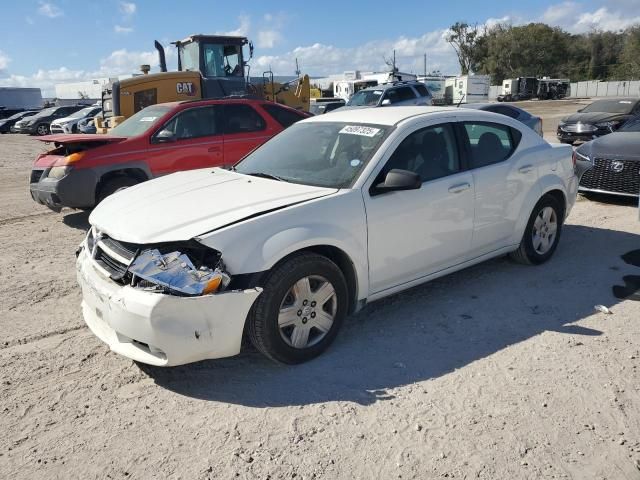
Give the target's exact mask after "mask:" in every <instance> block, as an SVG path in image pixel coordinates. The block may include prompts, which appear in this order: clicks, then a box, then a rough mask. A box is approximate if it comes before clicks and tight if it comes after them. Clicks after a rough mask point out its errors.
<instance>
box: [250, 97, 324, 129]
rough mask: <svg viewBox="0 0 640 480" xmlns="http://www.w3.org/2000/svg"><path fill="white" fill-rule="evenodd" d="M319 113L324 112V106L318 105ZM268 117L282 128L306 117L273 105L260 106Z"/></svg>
mask: <svg viewBox="0 0 640 480" xmlns="http://www.w3.org/2000/svg"><path fill="white" fill-rule="evenodd" d="M320 107H322V108H320V109H319V111H320V113H322V110H324V105H320ZM262 108H264V109H265V110H266V111H267V113H268V114H269V115H271V116H272V117H273V118H274V119H275V121H276V122H278V123H279V124H280V125H282V126H283V127H284V128H287V127H290V126H291V125H293V124H294V123H296V122H299V121H300V120H302V119H303V118H306V115H304V114H303V113H300V112H297V111H295V110H293V111H292V110H289V109H288V108H283V107H280V106H278V105H275V104H269V103H265V104H263V105H262Z"/></svg>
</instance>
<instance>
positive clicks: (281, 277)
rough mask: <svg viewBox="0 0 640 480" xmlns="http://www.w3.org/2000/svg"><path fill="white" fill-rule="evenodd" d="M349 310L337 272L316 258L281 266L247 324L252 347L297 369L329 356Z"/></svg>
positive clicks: (303, 256)
mask: <svg viewBox="0 0 640 480" xmlns="http://www.w3.org/2000/svg"><path fill="white" fill-rule="evenodd" d="M348 306H349V301H348V290H347V283H346V281H345V279H344V275H343V274H342V271H341V270H340V268H338V266H337V265H336V264H335V263H333V262H332V261H331V260H329V259H328V258H326V257H323V256H321V255H317V254H315V253H301V254H299V255H296V256H294V257H292V258H290V259H289V260H287V261H285V262H283V263H281V264H279V265H276V266H275V267H274V268H273V269H272V270H271V272H270V273H269V274H268V277H267V278H266V280H265V282H264V290H263V292H262V295H260V296H259V297H258V299H257V300H256V302H255V303H254V305H253V307H252V308H251V311H250V312H249V316H248V318H247V323H248V325H247V327H248V333H249V338H250V340H251V343H252V344H253V345H254V346H255V348H256V349H258V350H259V351H260V352H261V353H262V354H264V355H265V356H267V357H268V358H270V359H271V360H274V361H276V362H280V363H285V364H297V363H302V362H306V361H307V360H311V359H312V358H314V357H317V356H318V355H320V354H321V353H322V352H324V351H325V350H326V349H327V348H328V347H329V345H331V343H333V340H334V339H335V337H336V335H337V334H338V331H339V330H340V327H341V325H342V322H343V320H344V317H345V316H346V314H347V310H348Z"/></svg>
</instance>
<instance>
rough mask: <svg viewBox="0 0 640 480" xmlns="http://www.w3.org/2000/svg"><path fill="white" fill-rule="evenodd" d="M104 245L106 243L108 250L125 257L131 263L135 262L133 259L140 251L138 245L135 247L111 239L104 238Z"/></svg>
mask: <svg viewBox="0 0 640 480" xmlns="http://www.w3.org/2000/svg"><path fill="white" fill-rule="evenodd" d="M102 243H104V244H105V245H106V246H107V248H110V249H111V250H113V251H114V252H116V253H117V254H118V255H121V256H123V257H124V258H126V259H127V260H129V261H131V260H133V257H134V256H135V254H136V251H137V250H138V249H137V247H136V245H133V244H131V243H125V242H119V241H117V240H114V239H113V238H109V237H103V238H102Z"/></svg>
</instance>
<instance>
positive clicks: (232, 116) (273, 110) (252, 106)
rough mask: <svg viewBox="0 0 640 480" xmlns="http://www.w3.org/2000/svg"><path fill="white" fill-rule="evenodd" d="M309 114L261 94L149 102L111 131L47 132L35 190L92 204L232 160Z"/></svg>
mask: <svg viewBox="0 0 640 480" xmlns="http://www.w3.org/2000/svg"><path fill="white" fill-rule="evenodd" d="M307 116H309V114H307V113H305V112H300V111H298V110H294V109H292V108H289V107H285V106H283V105H278V104H276V103H272V102H266V101H264V100H250V99H224V100H197V101H187V102H174V103H163V104H159V105H152V106H149V107H147V108H145V109H143V110H140V111H139V112H138V113H136V114H135V115H133V116H132V117H131V118H128V119H127V120H126V121H124V122H123V123H121V124H120V125H118V126H117V127H115V128H114V129H113V130H111V132H110V134H109V135H48V136H46V137H43V138H39V139H38V140H41V141H43V142H53V143H54V145H55V148H54V149H53V150H51V151H48V152H46V153H43V154H41V155H40V156H38V158H37V159H36V161H35V163H34V165H33V168H32V170H31V179H30V188H31V197H32V198H33V199H34V200H35V201H36V202H38V203H41V204H43V205H46V206H47V207H49V208H50V209H52V210H55V211H60V209H61V208H62V207H73V208H91V207H93V206H95V205H97V204H98V203H99V202H100V201H101V200H102V199H103V198H105V197H107V196H108V195H111V194H112V193H114V192H115V191H116V190H118V189H120V188H123V187H128V186H131V185H135V184H136V183H140V182H144V181H145V180H149V179H152V178H155V177H158V176H160V175H166V174H168V173H173V172H177V171H181V170H191V169H195V168H206V167H214V166H220V167H225V166H231V165H234V164H235V163H236V162H238V160H240V159H241V158H242V157H244V156H245V155H246V154H247V153H249V152H250V151H251V150H253V149H254V148H256V147H257V146H259V145H261V144H262V143H264V142H266V141H267V140H269V139H270V138H271V137H273V136H274V135H276V134H277V133H279V132H281V131H282V130H283V129H285V128H287V127H288V126H289V125H292V124H293V123H295V122H297V121H298V120H302V119H303V118H306V117H307Z"/></svg>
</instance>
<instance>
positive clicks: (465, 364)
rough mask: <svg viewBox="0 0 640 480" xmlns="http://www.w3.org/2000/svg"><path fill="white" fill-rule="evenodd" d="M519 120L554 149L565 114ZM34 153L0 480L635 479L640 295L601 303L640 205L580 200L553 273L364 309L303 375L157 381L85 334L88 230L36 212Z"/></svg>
mask: <svg viewBox="0 0 640 480" xmlns="http://www.w3.org/2000/svg"><path fill="white" fill-rule="evenodd" d="M521 105H522V106H525V108H529V109H530V110H531V111H534V112H537V111H541V112H543V113H546V114H547V116H546V117H545V124H544V125H545V131H546V133H547V135H549V134H551V135H550V138H551V137H552V134H553V131H554V129H555V123H554V122H557V119H559V117H560V116H562V115H563V114H564V113H566V112H568V111H575V109H576V106H575V104H572V103H571V102H556V103H553V104H551V105H546V102H526V103H523V104H521ZM40 150H42V146H41V144H40V142H38V141H36V140H35V139H33V138H29V137H24V136H17V135H2V136H0V172H1V174H0V205H2V207H1V208H0V265H1V266H0V288H1V290H2V295H1V296H0V331H1V332H2V339H1V342H0V368H1V369H2V370H1V371H2V383H1V385H0V406H1V407H0V408H1V409H2V414H1V415H0V431H1V432H2V436H1V438H0V478H11V479H21V478H25V479H31V478H47V479H49V478H61V479H67V478H83V479H91V478H183V479H206V478H246V479H253V478H260V479H268V478H270V479H279V478H297V479H312V478H326V479H342V478H345V479H347V478H348V479H372V478H384V479H391V478H405V479H406V478H421V479H423V478H443V477H448V478H469V479H470V478H486V479H507V478H508V479H520V478H522V479H541V478H545V479H546V478H572V479H580V480H582V479H638V478H640V391H639V385H640V382H639V380H640V372H639V371H638V370H639V366H640V344H639V340H640V322H639V321H638V319H639V315H638V314H639V312H640V303H638V302H637V301H636V300H638V299H640V295H638V294H635V295H632V293H633V291H634V289H633V288H631V289H630V291H629V292H628V293H629V295H630V298H627V299H618V298H616V297H615V296H614V295H613V293H612V288H613V287H614V286H615V285H621V286H623V285H624V284H625V280H624V279H623V277H625V276H630V275H639V274H640V269H639V268H638V267H636V266H633V265H631V264H628V263H626V262H625V261H624V260H623V259H622V258H621V256H622V255H624V254H625V253H628V252H630V251H633V250H635V249H639V248H640V242H639V241H638V238H639V237H638V233H640V224H639V222H638V211H637V208H636V207H635V205H634V204H633V203H629V202H620V201H615V200H612V199H609V198H599V199H596V200H586V199H580V201H579V202H578V203H577V205H576V206H575V208H574V210H573V212H572V213H571V216H570V217H569V220H568V222H567V224H566V225H565V228H564V231H563V233H562V239H561V242H560V246H559V248H558V250H557V252H556V255H555V256H554V258H553V259H552V261H551V262H549V263H547V264H545V265H543V266H540V267H523V266H519V265H515V264H513V263H511V262H509V261H508V260H506V259H496V260H493V261H490V262H487V263H485V264H482V265H479V266H476V267H473V268H470V269H467V270H465V271H462V272H459V273H457V274H454V275H451V276H449V277H446V278H443V279H440V280H437V281H434V282H431V283H429V284H427V285H424V286H421V287H417V288H414V289H412V290H410V291H407V292H404V293H402V294H399V295H396V296H393V297H391V298H388V299H386V300H382V301H380V302H377V303H374V304H371V305H369V306H368V307H367V308H365V309H364V310H363V311H362V312H360V313H359V314H357V315H355V316H354V317H352V318H350V319H349V320H348V321H347V322H346V324H345V328H344V329H343V330H342V332H341V334H340V336H339V337H338V339H337V341H336V343H335V345H334V346H333V347H332V348H331V349H330V350H329V351H328V352H327V353H326V354H325V355H323V356H321V357H320V358H318V359H317V360H315V361H313V362H310V363H308V364H305V365H301V366H297V367H283V366H278V365H274V364H272V363H270V362H269V361H267V360H265V359H264V358H263V357H262V356H260V355H259V354H257V353H256V352H255V351H253V350H251V349H247V350H246V351H245V352H243V353H242V354H241V355H240V356H238V357H235V358H230V359H224V360H218V361H207V362H201V363H197V364H193V365H189V366H184V367H177V368H171V369H157V368H151V367H148V366H143V365H137V364H134V363H132V362H131V361H129V360H127V359H125V358H122V357H119V356H117V355H115V354H113V353H110V352H109V351H108V349H107V348H106V347H105V346H104V345H103V344H102V343H101V342H100V341H98V340H97V339H96V338H94V337H93V335H92V334H91V333H90V332H89V331H88V329H87V328H86V327H85V326H84V324H83V321H82V318H81V315H80V308H79V303H80V291H79V288H78V287H77V285H76V281H75V270H74V251H75V249H76V246H77V244H78V243H79V242H80V240H81V238H82V236H83V232H84V229H85V228H86V226H87V223H86V222H87V214H86V213H84V212H75V211H72V210H63V212H62V213H61V214H55V213H52V212H49V211H48V210H46V209H45V208H43V207H41V206H38V205H36V204H35V203H34V202H33V201H32V200H31V198H30V196H29V193H28V187H27V176H28V173H29V168H30V163H31V161H32V160H33V158H34V156H35V154H36V153H37V152H38V151H40ZM625 258H627V257H625ZM627 260H628V258H627ZM629 280H633V279H629V278H627V281H629ZM595 304H604V305H607V306H608V307H609V308H611V310H612V311H613V314H611V315H606V314H603V313H599V312H596V311H595V310H594V308H593V307H594V305H595Z"/></svg>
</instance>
